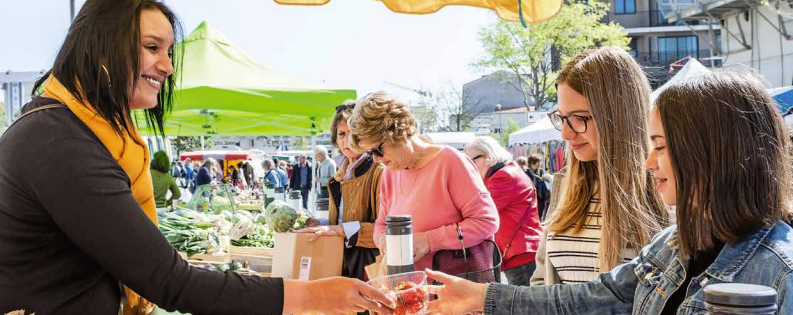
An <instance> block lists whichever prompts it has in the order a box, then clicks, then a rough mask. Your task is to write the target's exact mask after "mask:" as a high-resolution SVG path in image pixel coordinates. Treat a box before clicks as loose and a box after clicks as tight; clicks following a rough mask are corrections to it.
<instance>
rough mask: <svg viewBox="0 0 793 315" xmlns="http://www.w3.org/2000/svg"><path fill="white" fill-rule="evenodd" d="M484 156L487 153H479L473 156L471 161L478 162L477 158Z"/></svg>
mask: <svg viewBox="0 0 793 315" xmlns="http://www.w3.org/2000/svg"><path fill="white" fill-rule="evenodd" d="M483 157H485V155H484V154H480V155H477V156H475V157H472V158H471V161H474V162H476V160H477V159H481V158H483Z"/></svg>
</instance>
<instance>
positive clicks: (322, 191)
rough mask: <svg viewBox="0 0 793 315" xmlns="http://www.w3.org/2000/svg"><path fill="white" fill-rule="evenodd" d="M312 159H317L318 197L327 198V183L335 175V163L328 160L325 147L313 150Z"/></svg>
mask: <svg viewBox="0 0 793 315" xmlns="http://www.w3.org/2000/svg"><path fill="white" fill-rule="evenodd" d="M314 157H316V159H317V163H319V165H318V166H317V179H316V181H317V183H318V184H319V197H320V198H328V181H330V179H331V177H333V175H334V174H336V162H334V161H333V159H329V158H328V149H327V148H325V146H321V145H320V146H317V147H316V148H314Z"/></svg>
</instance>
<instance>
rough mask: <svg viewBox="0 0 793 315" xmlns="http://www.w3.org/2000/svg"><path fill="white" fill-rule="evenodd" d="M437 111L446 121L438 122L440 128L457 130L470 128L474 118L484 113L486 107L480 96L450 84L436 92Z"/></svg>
mask: <svg viewBox="0 0 793 315" xmlns="http://www.w3.org/2000/svg"><path fill="white" fill-rule="evenodd" d="M435 95H437V96H436V107H437V111H438V113H439V114H440V115H442V117H443V118H448V121H446V122H445V124H444V123H443V122H439V125H441V129H444V130H447V131H451V132H459V131H467V130H471V129H472V127H473V126H471V123H473V121H474V119H476V117H478V116H479V115H481V114H482V113H484V112H485V111H486V110H487V108H486V106H484V104H482V103H483V101H482V99H481V98H475V97H474V96H473V94H471V93H463V92H462V91H461V90H459V89H457V88H455V87H454V86H452V85H451V84H450V85H448V86H447V87H445V88H443V89H441V90H440V92H438V93H436V94H435Z"/></svg>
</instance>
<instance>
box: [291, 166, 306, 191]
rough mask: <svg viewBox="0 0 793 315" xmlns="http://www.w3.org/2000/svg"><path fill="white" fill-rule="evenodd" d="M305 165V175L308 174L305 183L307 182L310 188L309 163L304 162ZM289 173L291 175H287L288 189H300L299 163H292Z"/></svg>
mask: <svg viewBox="0 0 793 315" xmlns="http://www.w3.org/2000/svg"><path fill="white" fill-rule="evenodd" d="M306 167H308V172H306V175H308V180H307V181H306V183H308V187H309V188H311V180H312V178H311V175H312V173H311V164H310V163H308V162H306ZM291 175H292V176H290V177H289V189H294V190H300V163H297V164H295V165H292V174H291Z"/></svg>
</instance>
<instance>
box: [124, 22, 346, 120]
mask: <svg viewBox="0 0 793 315" xmlns="http://www.w3.org/2000/svg"><path fill="white" fill-rule="evenodd" d="M178 45H179V47H177V49H176V51H180V50H181V51H183V52H184V59H183V64H182V68H181V76H180V77H178V78H177V91H176V104H175V106H174V108H173V112H172V115H171V116H170V117H166V134H167V135H171V136H176V135H211V134H219V135H230V136H231V135H249V136H254V135H274V134H278V135H311V134H312V132H323V131H327V130H328V129H329V126H330V122H331V120H332V119H333V115H334V114H335V107H336V106H337V105H339V104H342V103H343V102H344V101H345V100H348V99H355V97H356V93H355V91H354V90H329V89H326V88H325V87H323V86H321V85H318V84H310V83H305V82H301V81H298V80H296V79H294V78H291V77H289V76H286V75H283V74H281V73H278V72H276V71H273V70H271V69H268V68H266V67H264V66H263V65H261V64H259V63H258V62H257V61H256V60H254V59H253V58H251V57H250V56H249V55H248V54H246V53H245V52H244V51H242V50H240V49H239V48H237V47H235V46H234V45H232V44H231V43H230V42H229V40H228V39H226V38H225V36H223V34H221V33H220V32H219V31H218V30H217V29H215V28H213V27H211V26H210V25H209V24H207V22H202V23H201V25H199V26H198V28H196V29H195V30H194V31H193V32H192V33H190V35H188V36H187V37H186V38H185V39H184V41H182V42H181V43H179V44H178ZM138 121H139V122H140V120H138ZM145 129H146V128H141V131H142V132H143V133H144V134H146V133H147V132H148V130H145Z"/></svg>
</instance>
